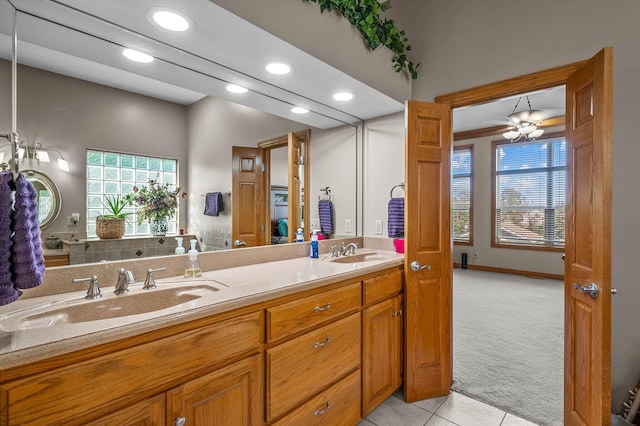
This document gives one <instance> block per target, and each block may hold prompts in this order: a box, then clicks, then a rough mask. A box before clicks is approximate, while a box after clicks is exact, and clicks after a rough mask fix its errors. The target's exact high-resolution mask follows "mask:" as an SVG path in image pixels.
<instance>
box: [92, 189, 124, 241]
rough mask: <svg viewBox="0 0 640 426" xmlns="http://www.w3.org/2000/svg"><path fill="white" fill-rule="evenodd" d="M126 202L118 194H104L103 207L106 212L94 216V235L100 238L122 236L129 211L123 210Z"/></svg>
mask: <svg viewBox="0 0 640 426" xmlns="http://www.w3.org/2000/svg"><path fill="white" fill-rule="evenodd" d="M127 204H128V202H127V200H126V198H125V197H120V196H119V195H105V196H104V207H105V210H106V211H107V214H104V215H100V216H98V217H96V235H97V236H98V238H101V239H115V238H122V236H123V235H124V223H125V219H126V217H127V216H128V215H130V214H131V213H130V212H123V210H124V208H125V207H126V206H127Z"/></svg>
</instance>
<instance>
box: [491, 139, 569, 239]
mask: <svg viewBox="0 0 640 426" xmlns="http://www.w3.org/2000/svg"><path fill="white" fill-rule="evenodd" d="M493 159H494V161H493V170H492V171H493V178H494V179H493V192H492V196H493V205H494V206H495V214H494V215H493V223H492V226H493V231H494V232H493V235H494V239H493V245H494V246H498V247H500V246H503V245H504V246H509V247H526V248H542V249H551V250H553V249H558V250H560V249H562V248H563V247H564V229H565V228H564V221H565V182H566V163H567V152H566V143H565V139H564V134H563V133H561V134H555V135H550V136H548V137H545V139H542V140H535V141H526V142H517V143H509V142H508V141H496V142H494V143H493Z"/></svg>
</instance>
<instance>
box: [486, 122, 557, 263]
mask: <svg viewBox="0 0 640 426" xmlns="http://www.w3.org/2000/svg"><path fill="white" fill-rule="evenodd" d="M558 138H565V132H564V131H560V132H553V133H548V134H545V135H543V137H540V138H538V139H536V140H537V141H544V140H547V139H558ZM510 143H511V142H510V141H508V140H506V139H499V140H494V141H492V143H491V247H495V248H506V249H515V250H535V251H547V252H564V250H565V247H564V245H563V246H562V247H560V246H551V245H531V244H517V243H505V242H499V241H498V234H497V210H498V209H497V206H496V203H497V188H496V185H497V176H498V173H497V170H496V167H497V163H496V150H497V148H498V147H499V146H500V145H508V144H510ZM565 144H566V138H565ZM564 168H565V185H566V186H568V184H569V182H568V181H567V180H566V171H567V165H566V164H565V166H564ZM566 186H565V208H566V194H567V191H568V188H567V187H566ZM565 223H566V216H565Z"/></svg>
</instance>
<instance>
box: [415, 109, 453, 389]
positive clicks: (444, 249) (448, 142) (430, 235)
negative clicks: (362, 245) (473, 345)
mask: <svg viewBox="0 0 640 426" xmlns="http://www.w3.org/2000/svg"><path fill="white" fill-rule="evenodd" d="M405 116H406V117H405V121H406V127H407V128H406V144H405V193H406V196H405V213H406V214H405V280H406V288H405V302H404V303H405V310H404V312H405V316H404V317H405V331H404V333H405V368H404V383H405V386H404V391H405V399H406V401H407V402H413V401H416V400H420V399H425V398H431V397H435V396H441V395H447V394H448V393H449V389H450V387H451V383H452V380H453V375H452V363H453V362H452V351H451V338H452V337H451V333H452V331H451V326H452V306H451V303H452V274H453V271H452V268H453V266H452V263H451V248H452V240H451V203H450V198H451V195H450V193H451V189H450V186H451V172H450V169H451V150H452V136H451V108H450V107H449V106H448V105H445V104H431V103H426V102H418V101H408V102H407V104H406V105H405ZM412 262H417V264H418V265H417V266H418V268H422V269H419V270H417V271H414V270H412V267H411V264H412Z"/></svg>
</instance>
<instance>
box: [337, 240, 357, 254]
mask: <svg viewBox="0 0 640 426" xmlns="http://www.w3.org/2000/svg"><path fill="white" fill-rule="evenodd" d="M357 248H358V243H349V244H347V245H346V246H345V245H344V243H342V247H341V248H340V256H345V255H347V254H356V249H357Z"/></svg>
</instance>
